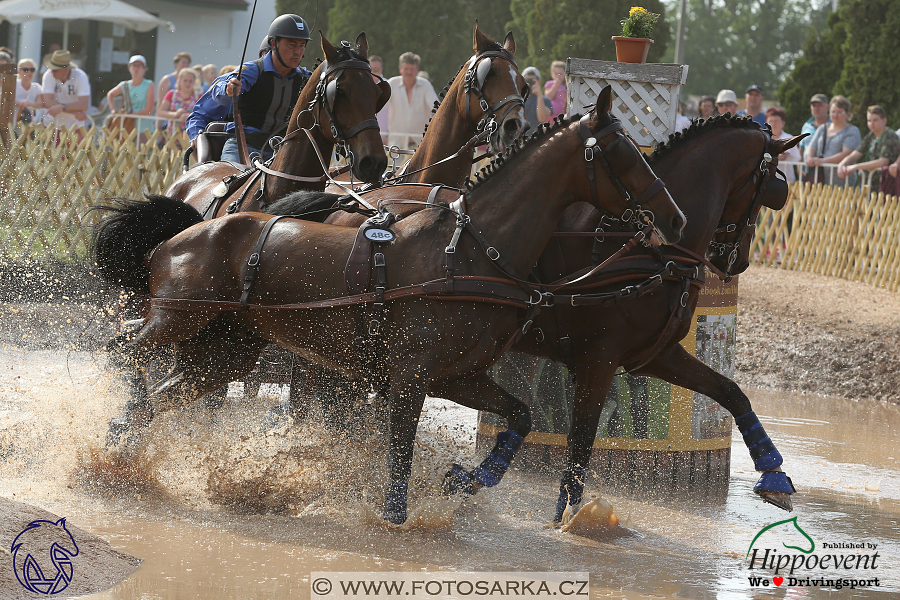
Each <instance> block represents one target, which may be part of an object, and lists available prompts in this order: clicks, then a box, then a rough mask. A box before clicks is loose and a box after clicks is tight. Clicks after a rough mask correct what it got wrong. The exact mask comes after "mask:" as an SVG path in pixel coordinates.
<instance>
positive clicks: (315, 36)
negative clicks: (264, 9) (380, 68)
mask: <svg viewBox="0 0 900 600" xmlns="http://www.w3.org/2000/svg"><path fill="white" fill-rule="evenodd" d="M333 5H334V0H275V10H276V12H277V13H278V14H279V15H284V14H288V13H292V14H295V15H300V16H301V17H303V19H304V20H305V21H306V23H307V25H309V29H310V34H311V36H312V39H311V40H309V44H307V49H306V54H305V55H304V56H303V63H302V64H303V66H304V67H306V68H307V69H309V70H310V71H311V70H312V68H313V65H315V64H316V60H317V59H320V58H325V57H324V56H322V44H321V43H319V31H324V32H325V35H326V36H328V11H329V10H330V9H331V7H332V6H333ZM328 39H329V40H330V41H331V42H332V43H334V41H335V40H332V39H331V38H330V37H329V38H328ZM354 39H355V38H354Z"/></svg>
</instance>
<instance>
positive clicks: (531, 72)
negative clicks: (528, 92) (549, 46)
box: [522, 67, 541, 79]
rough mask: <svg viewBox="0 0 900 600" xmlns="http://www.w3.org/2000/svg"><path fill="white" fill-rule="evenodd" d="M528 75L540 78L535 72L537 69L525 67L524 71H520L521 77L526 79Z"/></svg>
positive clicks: (537, 72)
mask: <svg viewBox="0 0 900 600" xmlns="http://www.w3.org/2000/svg"><path fill="white" fill-rule="evenodd" d="M529 75H531V76H532V77H537V78H538V79H540V78H541V72H540V71H538V70H537V67H525V70H524V71H522V77H528V76H529Z"/></svg>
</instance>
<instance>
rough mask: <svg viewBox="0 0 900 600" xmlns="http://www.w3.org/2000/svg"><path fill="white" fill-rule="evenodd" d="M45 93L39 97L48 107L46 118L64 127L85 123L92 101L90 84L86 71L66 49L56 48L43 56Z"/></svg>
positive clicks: (43, 86) (49, 121)
mask: <svg viewBox="0 0 900 600" xmlns="http://www.w3.org/2000/svg"><path fill="white" fill-rule="evenodd" d="M44 66H45V67H47V71H46V72H45V73H44V80H43V85H42V86H41V87H42V88H43V90H44V93H43V94H41V101H42V102H43V103H44V106H45V107H46V108H47V114H46V115H44V119H45V121H47V122H48V123H55V124H58V125H65V126H67V127H72V126H76V127H77V126H82V125H84V124H85V123H87V112H86V111H87V109H88V108H89V107H90V105H91V84H90V81H88V76H87V74H86V73H85V72H84V71H82V70H81V69H79V68H78V67H76V66H75V65H73V64H72V55H71V54H70V53H69V51H68V50H57V51H55V52H54V53H53V54H51V55H50V56H49V58H46V59H45V60H44Z"/></svg>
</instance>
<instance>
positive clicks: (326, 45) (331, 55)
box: [319, 29, 338, 64]
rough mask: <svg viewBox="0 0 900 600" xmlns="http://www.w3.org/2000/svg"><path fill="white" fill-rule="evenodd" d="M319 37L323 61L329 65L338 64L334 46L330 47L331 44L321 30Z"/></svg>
mask: <svg viewBox="0 0 900 600" xmlns="http://www.w3.org/2000/svg"><path fill="white" fill-rule="evenodd" d="M319 35H320V36H322V54H324V55H325V60H327V61H328V62H329V63H331V64H334V63H336V62H338V53H337V50H335V49H334V46H332V45H331V42H329V41H328V38H326V37H325V34H324V33H322V30H321V29H320V30H319Z"/></svg>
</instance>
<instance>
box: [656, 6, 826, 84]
mask: <svg viewBox="0 0 900 600" xmlns="http://www.w3.org/2000/svg"><path fill="white" fill-rule="evenodd" d="M818 2H819V3H820V4H821V2H822V0H818ZM669 10H670V15H671V19H670V21H671V23H672V26H673V27H674V26H676V25H677V19H678V2H677V0H672V1H671V3H670V4H669ZM821 10H822V9H821V7H820V8H816V7H815V6H811V5H810V3H808V2H800V1H799V0H749V1H748V0H687V5H686V8H685V19H684V62H685V64H688V65H690V70H689V71H688V79H687V83H686V84H685V86H684V88H683V92H686V93H690V94H698V95H699V94H715V93H716V92H718V91H719V90H720V89H726V88H727V89H733V90H735V92H737V94H738V96H740V95H741V94H742V93H743V91H744V90H745V89H746V88H747V86H749V85H751V84H756V85H759V86H761V87H762V88H763V90H764V91H765V92H766V94H767V99H769V100H773V99H774V97H775V90H776V89H777V87H778V84H780V83H781V81H782V80H783V79H784V76H785V75H786V73H787V71H788V70H789V69H790V67H791V64H792V63H793V61H794V59H795V58H796V57H797V56H798V54H799V53H800V50H801V47H802V44H803V40H804V38H805V37H806V33H807V31H808V29H809V25H810V23H812V22H813V21H814V20H815V19H816V18H819V17H818V16H817V15H820V14H821ZM673 46H674V44H673ZM672 56H673V54H669V55H668V57H667V60H672Z"/></svg>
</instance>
